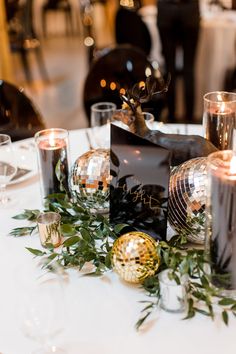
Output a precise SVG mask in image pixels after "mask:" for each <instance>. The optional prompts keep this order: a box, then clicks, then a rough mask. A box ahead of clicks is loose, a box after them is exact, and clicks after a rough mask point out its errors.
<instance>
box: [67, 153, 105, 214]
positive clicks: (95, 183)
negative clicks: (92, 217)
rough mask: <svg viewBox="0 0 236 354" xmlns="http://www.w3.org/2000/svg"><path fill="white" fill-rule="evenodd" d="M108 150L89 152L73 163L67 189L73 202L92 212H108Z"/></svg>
mask: <svg viewBox="0 0 236 354" xmlns="http://www.w3.org/2000/svg"><path fill="white" fill-rule="evenodd" d="M109 184H110V150H109V149H96V150H90V151H88V152H86V153H85V154H83V155H82V156H80V157H79V158H78V159H77V160H76V161H75V163H74V165H73V166H72V169H71V173H70V177H69V188H70V192H71V196H72V198H73V200H74V202H79V203H80V204H82V205H83V206H84V207H87V208H89V209H91V210H94V211H100V212H102V211H104V212H105V211H108V209H109Z"/></svg>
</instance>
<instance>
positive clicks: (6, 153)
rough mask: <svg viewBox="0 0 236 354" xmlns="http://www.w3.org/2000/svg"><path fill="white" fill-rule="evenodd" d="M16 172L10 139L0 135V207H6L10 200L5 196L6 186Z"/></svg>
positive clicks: (7, 136)
mask: <svg viewBox="0 0 236 354" xmlns="http://www.w3.org/2000/svg"><path fill="white" fill-rule="evenodd" d="M16 171H17V166H16V161H15V154H14V150H13V146H12V142H11V137H10V136H9V135H6V134H0V207H4V206H7V205H8V204H9V203H10V202H11V201H12V199H11V198H10V197H9V196H8V195H7V194H6V186H7V184H8V183H9V182H10V180H11V179H12V178H13V177H14V175H15V174H16Z"/></svg>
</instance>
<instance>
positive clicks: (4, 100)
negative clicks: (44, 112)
mask: <svg viewBox="0 0 236 354" xmlns="http://www.w3.org/2000/svg"><path fill="white" fill-rule="evenodd" d="M42 129H45V125H44V122H43V119H42V117H41V115H40V113H39V112H38V111H37V109H36V108H35V106H34V104H33V103H32V101H31V100H30V99H29V98H28V97H27V96H26V94H25V93H24V92H23V89H22V88H17V87H16V86H14V85H12V84H10V83H8V82H6V81H3V80H0V133H1V134H9V135H10V136H11V138H12V140H13V141H15V140H20V139H25V138H29V137H32V136H34V134H35V133H36V132H37V131H39V130H42Z"/></svg>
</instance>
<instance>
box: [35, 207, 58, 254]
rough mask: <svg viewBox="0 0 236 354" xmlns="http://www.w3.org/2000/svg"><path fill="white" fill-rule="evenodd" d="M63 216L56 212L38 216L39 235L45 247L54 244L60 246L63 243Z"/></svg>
mask: <svg viewBox="0 0 236 354" xmlns="http://www.w3.org/2000/svg"><path fill="white" fill-rule="evenodd" d="M60 221H61V216H60V214H58V213H54V212H51V211H50V212H45V213H41V214H40V215H39V216H38V218H37V223H38V230H39V237H40V241H41V244H42V246H43V247H47V245H53V246H54V247H58V246H60V244H61V231H60Z"/></svg>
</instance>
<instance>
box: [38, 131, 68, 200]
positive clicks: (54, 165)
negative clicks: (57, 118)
mask: <svg viewBox="0 0 236 354" xmlns="http://www.w3.org/2000/svg"><path fill="white" fill-rule="evenodd" d="M35 142H36V146H37V155H38V165H39V172H40V184H41V194H42V197H43V198H45V197H47V196H48V195H49V194H53V193H59V192H61V182H62V183H63V185H64V188H65V189H67V188H68V175H69V163H68V160H69V157H68V156H69V148H68V131H67V130H65V129H59V128H56V129H54V128H53V129H45V130H41V131H39V132H37V133H36V134H35ZM56 171H57V172H58V173H59V174H60V179H61V181H59V179H58V176H57V174H58V173H56Z"/></svg>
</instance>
